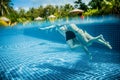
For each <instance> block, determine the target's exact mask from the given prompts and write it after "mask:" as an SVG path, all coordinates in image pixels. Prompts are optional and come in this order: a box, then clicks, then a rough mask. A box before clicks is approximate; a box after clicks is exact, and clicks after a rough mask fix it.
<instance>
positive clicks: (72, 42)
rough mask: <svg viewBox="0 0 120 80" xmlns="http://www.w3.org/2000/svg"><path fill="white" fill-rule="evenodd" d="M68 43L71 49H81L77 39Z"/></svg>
mask: <svg viewBox="0 0 120 80" xmlns="http://www.w3.org/2000/svg"><path fill="white" fill-rule="evenodd" d="M66 42H67V44H68V45H69V46H70V48H72V49H73V48H76V47H81V44H80V43H79V42H78V40H76V39H70V40H68V41H66Z"/></svg>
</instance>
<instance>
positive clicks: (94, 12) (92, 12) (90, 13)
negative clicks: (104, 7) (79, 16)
mask: <svg viewBox="0 0 120 80" xmlns="http://www.w3.org/2000/svg"><path fill="white" fill-rule="evenodd" d="M99 14H100V13H99V11H98V9H88V10H87V11H86V12H85V13H84V14H83V15H84V16H97V15H99Z"/></svg>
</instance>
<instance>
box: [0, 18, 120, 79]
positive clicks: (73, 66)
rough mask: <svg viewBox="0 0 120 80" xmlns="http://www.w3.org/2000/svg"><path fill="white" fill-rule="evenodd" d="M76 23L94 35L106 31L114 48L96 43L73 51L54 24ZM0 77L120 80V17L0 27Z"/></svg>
mask: <svg viewBox="0 0 120 80" xmlns="http://www.w3.org/2000/svg"><path fill="white" fill-rule="evenodd" d="M70 23H74V24H76V25H77V26H78V27H80V28H82V29H83V30H86V31H87V32H88V33H90V34H91V35H93V36H97V35H99V34H103V36H104V38H105V39H106V41H108V42H109V43H110V44H111V45H112V47H113V49H112V50H110V49H109V48H107V47H105V46H103V45H101V44H98V43H94V44H93V45H92V46H90V47H88V49H89V51H90V52H91V53H92V56H93V59H92V60H90V59H89V57H88V55H86V54H85V52H84V51H83V50H82V49H81V48H77V49H74V50H71V49H70V48H69V46H68V45H67V44H66V42H65V39H64V37H63V36H62V35H61V34H60V33H59V32H58V31H57V30H56V28H54V29H50V30H43V31H42V30H39V28H43V27H47V26H50V25H54V24H61V25H63V24H70ZM0 80H120V19H119V18H116V17H110V16H105V17H89V18H85V19H84V20H80V19H78V18H70V19H69V20H66V19H59V20H56V21H55V22H50V21H43V22H40V21H34V22H30V23H27V24H24V25H22V24H18V25H16V26H14V27H0Z"/></svg>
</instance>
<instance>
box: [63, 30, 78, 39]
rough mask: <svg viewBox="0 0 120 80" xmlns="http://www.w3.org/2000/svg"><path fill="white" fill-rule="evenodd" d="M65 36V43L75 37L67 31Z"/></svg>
mask: <svg viewBox="0 0 120 80" xmlns="http://www.w3.org/2000/svg"><path fill="white" fill-rule="evenodd" d="M65 35H66V41H67V40H70V39H74V38H75V37H76V35H75V33H74V32H72V31H67V32H66V33H65Z"/></svg>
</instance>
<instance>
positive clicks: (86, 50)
mask: <svg viewBox="0 0 120 80" xmlns="http://www.w3.org/2000/svg"><path fill="white" fill-rule="evenodd" d="M83 49H84V51H85V52H86V54H87V55H89V57H90V59H91V60H92V55H91V53H90V52H89V51H88V49H87V47H86V46H83Z"/></svg>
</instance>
